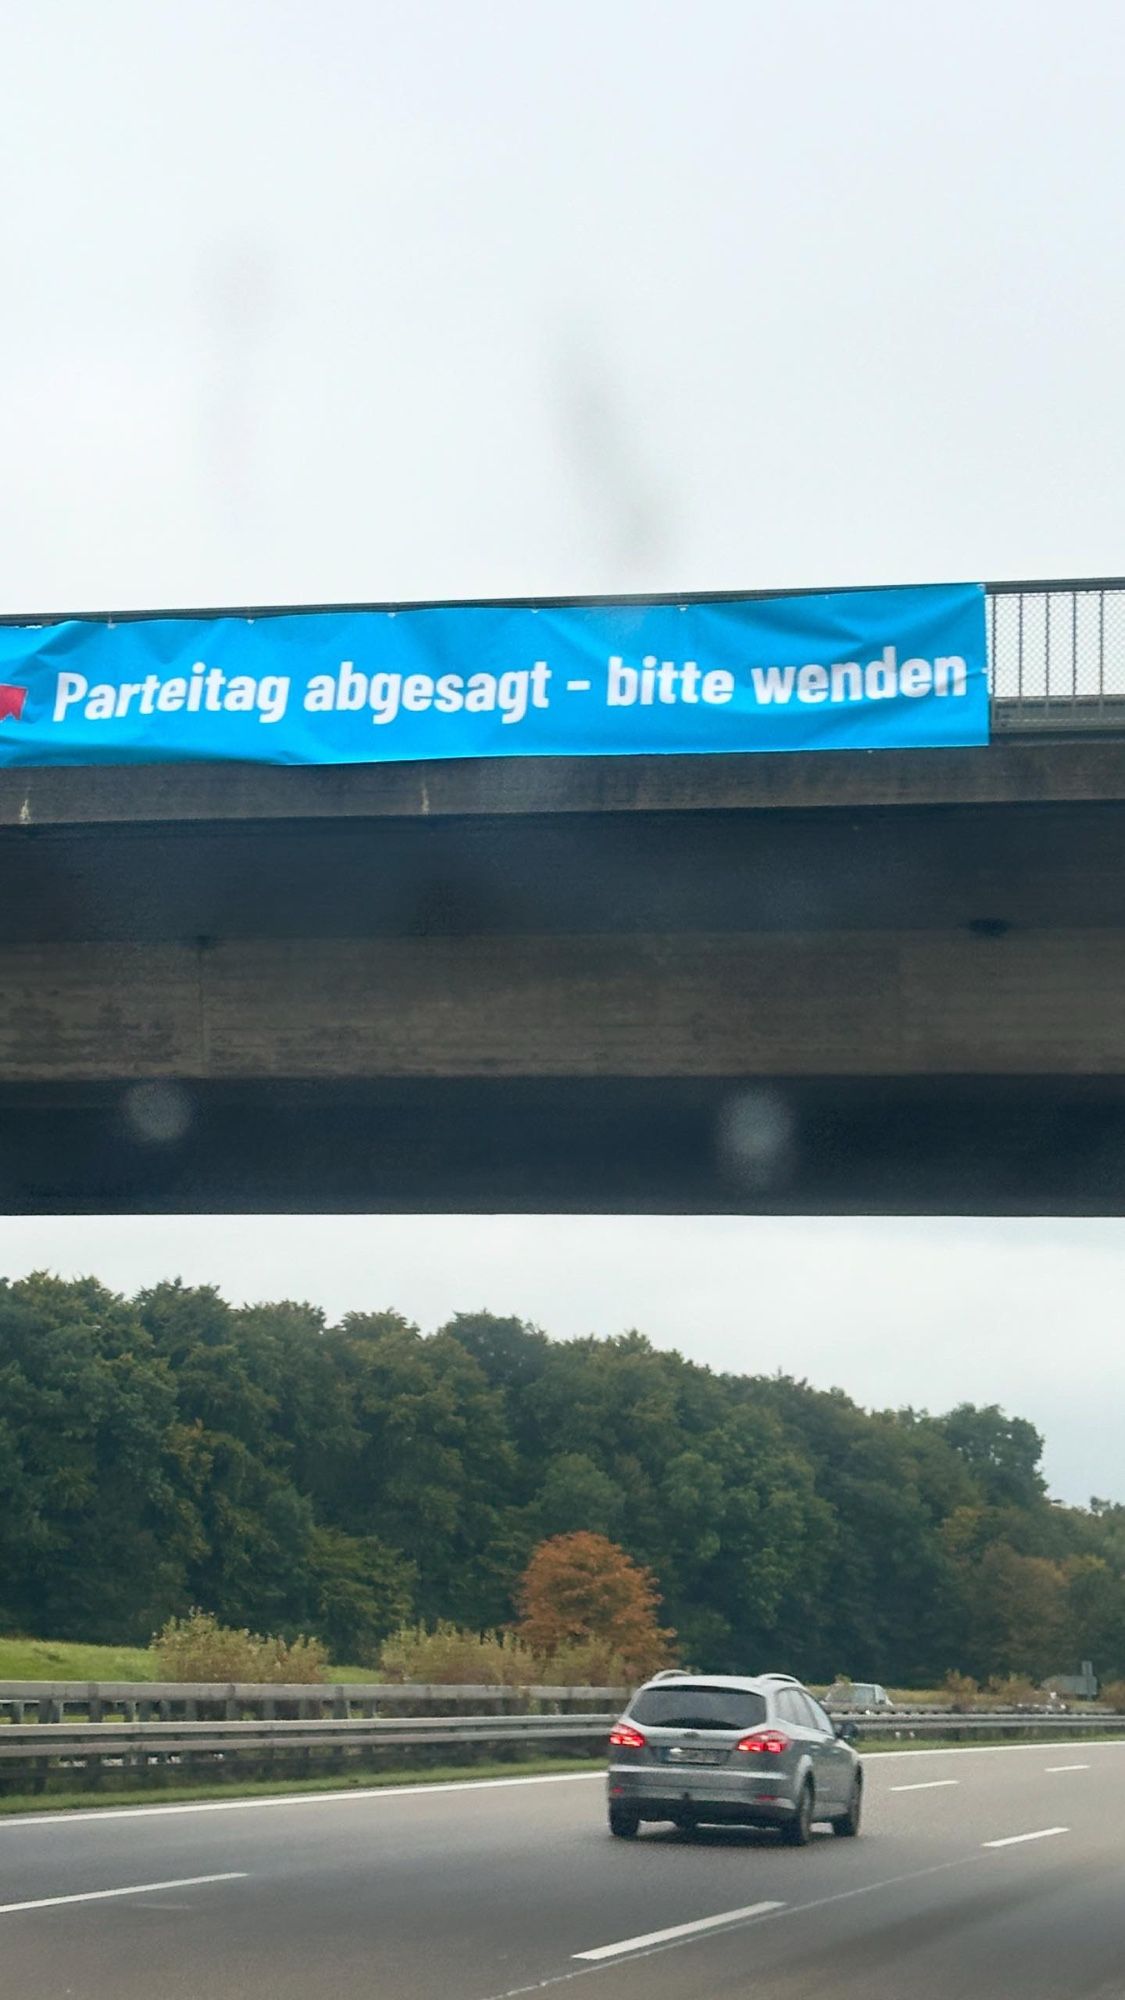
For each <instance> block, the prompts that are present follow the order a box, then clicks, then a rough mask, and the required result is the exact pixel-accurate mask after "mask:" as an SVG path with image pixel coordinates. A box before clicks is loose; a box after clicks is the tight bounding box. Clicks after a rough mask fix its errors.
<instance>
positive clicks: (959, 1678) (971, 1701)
mask: <svg viewBox="0 0 1125 2000" xmlns="http://www.w3.org/2000/svg"><path fill="white" fill-rule="evenodd" d="M945 1692H946V1694H947V1695H948V1696H949V1699H950V1702H951V1703H952V1705H953V1707H954V1709H965V1708H975V1707H976V1705H977V1703H978V1701H979V1700H980V1689H979V1687H978V1686H977V1684H976V1682H975V1681H974V1680H973V1679H972V1678H971V1677H970V1675H968V1674H958V1673H950V1674H946V1676H945Z"/></svg>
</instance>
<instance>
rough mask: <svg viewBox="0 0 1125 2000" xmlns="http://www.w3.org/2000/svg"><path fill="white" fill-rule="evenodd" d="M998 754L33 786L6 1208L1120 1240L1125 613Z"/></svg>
mask: <svg viewBox="0 0 1125 2000" xmlns="http://www.w3.org/2000/svg"><path fill="white" fill-rule="evenodd" d="M989 615H990V640H991V654H992V660H991V672H992V686H993V694H994V704H995V729H994V740H993V742H992V744H991V746H990V747H989V748H987V749H983V750H957V751H952V750H946V751H933V750H928V751H918V752H909V753H908V752H877V753H862V754H860V753H855V754H853V753H840V752H836V753H832V754H827V755H809V756H788V757H766V756H747V757H739V756H732V757H724V756H709V757H694V758H684V757H628V758H583V759H557V760H556V759H526V760H514V759H513V760H508V761H500V762H490V763H471V762H462V763H437V764H433V765H426V766H423V765H372V766H362V767H355V766H353V767H346V768H332V769H309V768H302V769H278V768H269V767H265V766H260V765H259V766H252V767H251V766H233V765H162V766H149V767H129V768H120V769H110V768H105V767H101V768H92V769H82V770H36V771H7V772H3V773H0V860H2V866H3V884H4V890H3V896H2V898H0V980H2V983H0V1205H2V1206H3V1208H4V1209H5V1210H6V1211H8V1212H9V1213H11V1212H50V1211H80V1210H93V1211H107V1212H108V1211H113V1210H146V1209H148V1210H183V1209H194V1210H207V1209H223V1210H260V1209H274V1210H326V1211H327V1210H364V1209H382V1210H395V1209H401V1210H413V1209H433V1210H443V1209H462V1210H473V1209H494V1208H495V1209H510V1210H521V1209H539V1210H547V1209H562V1210H565V1209H595V1210H596V1209H607V1210H656V1211H660V1210H677V1211H692V1210H708V1211H719V1210H729V1211H739V1212H741V1211H754V1210H767V1211H786V1210H796V1211H800V1210H822V1211H827V1212H832V1211H842V1212H849V1211H861V1212H878V1211H887V1212H906V1213H909V1212H920V1211H957V1210H968V1211H975V1212H989V1211H999V1212H1015V1213H1019V1212H1028V1211H1047V1212H1055V1213H1070V1212H1073V1213H1118V1212H1121V1210H1122V1208H1123V1207H1125V726H1123V718H1125V584H1121V583H1117V582H1108V583H1086V582H1083V583H1079V584H1070V583H1067V584H1057V585H1054V584H1053V585H1043V584H1035V585H1024V586H997V587H996V588H995V589H994V590H993V591H992V592H991V593H990V605H989Z"/></svg>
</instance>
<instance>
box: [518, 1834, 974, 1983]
mask: <svg viewBox="0 0 1125 2000" xmlns="http://www.w3.org/2000/svg"><path fill="white" fill-rule="evenodd" d="M974 1851H975V1850H974ZM972 1859H973V1857H972V1855H971V1854H961V1855H958V1856H957V1858H956V1859H955V1860H953V1861H935V1862H934V1863H933V1864H932V1865H931V1866H930V1867H929V1868H912V1869H911V1870H910V1872H909V1874H907V1875H887V1876H885V1877H884V1879H883V1880H882V1881H881V1882H862V1883H861V1884H860V1885H859V1887H858V1888H855V1889H837V1890H836V1891H835V1892H834V1893H833V1894H832V1895H831V1896H816V1897H814V1898H813V1899H812V1900H811V1901H810V1902H808V1903H781V1904H779V1905H778V1907H777V1909H776V1910H770V1911H769V1912H768V1914H767V1915H765V1916H763V1917H762V1918H761V1922H762V1923H764V1924H770V1923H784V1921H785V1919H786V1917H796V1916H801V1915H802V1914H803V1913H804V1912H805V1911H806V1910H823V1909H827V1907H828V1905H829V1904H830V1903H850V1902H851V1900H852V1898H853V1897H854V1896H872V1895H874V1894H875V1893H876V1892H877V1891H878V1890H880V1889H897V1888H898V1887H899V1886H900V1884H901V1883H903V1882H920V1881H921V1880H922V1879H923V1877H924V1876H927V1875H945V1874H947V1873H948V1872H949V1870H950V1869H952V1868H967V1867H969V1866H970V1865H971V1863H972ZM694 1942H695V1940H694V1938H691V1937H686V1938H669V1940H668V1942H667V1944H654V1945H649V1947H648V1949H647V1950H646V1951H638V1952H637V1953H636V1955H635V1957H634V1958H632V1959H630V1960H629V1961H628V1962H629V1964H630V1965H633V1964H640V1963H643V1961H644V1960H645V1959H646V1958H657V1957H658V1956H659V1955H660V1953H661V1952H665V1951H680V1950H681V1949H682V1948H683V1946H684V1945H690V1944H693V1943H694ZM614 1966H615V1961H614V1960H613V1959H610V1960H608V1961H606V1960H604V1959H603V1960H600V1961H599V1962H598V1963H596V1964H594V1965H572V1966H571V1967H570V1969H569V1971H567V1972H555V1973H550V1974H548V1976H547V1977H546V1978H545V1979H536V1980H535V1981H534V1982H533V1983H532V1984H531V1985H530V1986H509V1987H507V1988H506V1990H505V1991H504V1992H503V1993H491V1994H489V1996H488V2000H524V1996H525V1995H527V1994H531V1993H545V1992H546V1991H547V1989H548V1988H549V1987H555V1986H570V1985H572V1984H573V1983H574V1981H575V1980H578V1979H592V1978H596V1977H597V1975H598V1974H599V1973H600V1972H612V1971H613V1970H614Z"/></svg>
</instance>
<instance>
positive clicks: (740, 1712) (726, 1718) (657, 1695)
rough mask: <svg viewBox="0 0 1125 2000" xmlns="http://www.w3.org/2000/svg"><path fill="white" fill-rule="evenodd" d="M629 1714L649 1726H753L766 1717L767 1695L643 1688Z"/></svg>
mask: <svg viewBox="0 0 1125 2000" xmlns="http://www.w3.org/2000/svg"><path fill="white" fill-rule="evenodd" d="M629 1714H630V1716H631V1717H632V1719H633V1721H634V1722H641V1723H647V1724H648V1726H649V1728H650V1729H753V1728H755V1727H756V1725H757V1724H758V1723H759V1722H764V1721H765V1719H766V1702H765V1696H764V1695H760V1694H754V1693H753V1691H752V1690H750V1689H748V1688H724V1687H683V1686H680V1687H653V1688H643V1689H642V1690H641V1692H640V1694H639V1695H638V1696H637V1699H636V1701H635V1702H634V1703H633V1706H632V1708H631V1709H630V1710H629Z"/></svg>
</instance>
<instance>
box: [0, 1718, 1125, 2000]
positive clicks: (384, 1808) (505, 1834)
mask: <svg viewBox="0 0 1125 2000" xmlns="http://www.w3.org/2000/svg"><path fill="white" fill-rule="evenodd" d="M867 1781H868V1790H867V1811H866V1821H865V1829H864V1832H863V1834H862V1835H861V1837H860V1838H859V1839H858V1840H854V1841H849V1840H838V1839H836V1838H835V1837H834V1836H833V1835H832V1834H831V1833H830V1832H828V1831H827V1830H825V1831H823V1832H822V1833H818V1835H817V1836H816V1837H815V1838H814V1841H813V1843H812V1845H811V1846H810V1847H808V1848H806V1849H803V1850H800V1849H797V1850H794V1849H789V1848H783V1847H781V1846H780V1845H778V1844H777V1842H776V1839H775V1837H774V1836H772V1835H768V1834H753V1833H743V1832H738V1831H723V1832H715V1833H707V1832H704V1833H703V1834H701V1835H699V1836H698V1837H697V1838H696V1839H695V1840H685V1839H683V1838H681V1837H678V1836H676V1835H674V1834H672V1833H671V1832H665V1830H664V1829H663V1828H649V1829H647V1830H646V1831H645V1832H644V1833H643V1834H642V1836H641V1838H640V1839H639V1840H637V1841H633V1842H627V1841H615V1840H611V1839H610V1838H609V1836H608V1835H607V1833H606V1831H605V1819H604V1806H603V1786H602V1781H601V1780H600V1779H598V1778H589V1777H584V1776H583V1777H574V1776H567V1777H553V1778H548V1779H542V1778H540V1779H522V1780H514V1781H513V1780H505V1781H503V1782H502V1783H495V1782H493V1783H485V1784H464V1785H454V1786H445V1787H440V1788H439V1787H431V1788H428V1789H416V1788H411V1789H406V1790H402V1791H382V1792H374V1793H365V1794H358V1793H345V1794H335V1795H330V1796H328V1797H323V1798H309V1797H306V1798H303V1799H286V1800H270V1801H264V1800H254V1801H250V1802H247V1803H238V1802H236V1801H233V1800H224V1801H222V1802H220V1803H219V1804H217V1805H209V1804H208V1805H195V1806H177V1807H171V1808H169V1807H162V1806H152V1807H139V1808H137V1807H131V1808H128V1809H127V1810H125V1811H120V1812H96V1813H89V1814H67V1815H54V1816H42V1817H40V1816H36V1817H34V1818H30V1819H22V1820H18V1819H17V1820H6V1821H4V1820H0V1993H2V1994H3V1996H4V2000H8V1996H12V2000H319V1996H321V1995H326V1996H329V1995H330V1996H332V2000H360V1996H362V2000H514V1996H516V1995H520V1996H523V1995H525V1994H540V1993H542V1994H547V1995H555V1994H557V2000H641V1996H642V1995H643V1996H644V2000H726V1997H727V1996H729V1997H730V2000H734V1996H736V1995H739V1996H741V1995H746V1996H754V2000H805V1996H812V1995H816V1996H817V2000H860V1996H863V2000H1122V1996H1123V1995H1125V1895H1123V1894H1122V1890H1123V1887H1125V1866H1123V1863H1125V1854H1123V1837H1125V1742H1122V1743H1102V1744H1092V1743H1087V1744H1080V1743H1077V1742H1073V1741H1072V1742H1069V1743H1064V1744H1050V1745H1045V1746H1041V1745H1036V1746H1033V1747H1025V1746H1021V1747H1019V1748H1015V1747H1013V1748H1004V1749H999V1750H988V1749H984V1748H982V1749H979V1750H974V1749H970V1750H942V1751H937V1752H932V1753H930V1752H927V1753H917V1752H915V1753H903V1754H898V1755H894V1756H872V1757H870V1758H869V1759H868V1760H867Z"/></svg>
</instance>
